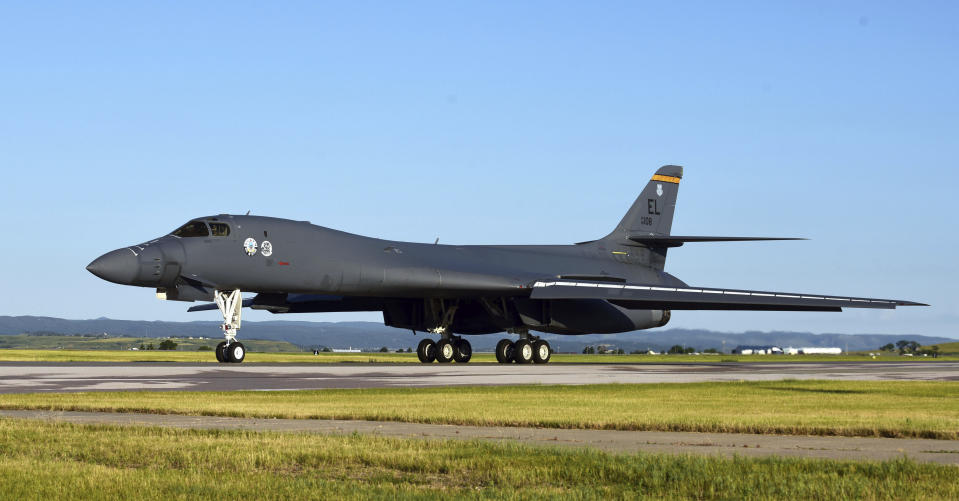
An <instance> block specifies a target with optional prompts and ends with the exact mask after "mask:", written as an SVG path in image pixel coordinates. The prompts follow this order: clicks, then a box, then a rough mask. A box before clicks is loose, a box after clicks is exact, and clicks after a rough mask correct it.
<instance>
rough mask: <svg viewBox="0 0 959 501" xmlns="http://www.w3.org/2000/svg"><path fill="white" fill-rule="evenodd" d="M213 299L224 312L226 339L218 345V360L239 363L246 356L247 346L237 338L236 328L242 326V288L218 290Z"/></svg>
mask: <svg viewBox="0 0 959 501" xmlns="http://www.w3.org/2000/svg"><path fill="white" fill-rule="evenodd" d="M213 299H214V300H215V301H216V306H217V307H218V308H219V309H220V313H222V314H223V325H222V326H221V328H222V329H223V337H225V338H226V341H223V342H221V343H220V344H218V345H216V361H217V362H220V363H226V362H231V363H235V364H238V363H240V362H242V361H243V359H244V358H246V347H244V346H243V343H240V342H238V341H237V340H236V330H237V329H239V328H240V311H241V310H242V308H243V296H242V295H241V294H240V289H233V290H229V291H220V290H218V291H216V292H215V293H214V297H213Z"/></svg>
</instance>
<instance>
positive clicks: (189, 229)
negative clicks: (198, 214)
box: [172, 221, 210, 238]
mask: <svg viewBox="0 0 959 501" xmlns="http://www.w3.org/2000/svg"><path fill="white" fill-rule="evenodd" d="M172 234H173V235H174V236H178V237H181V238H189V237H208V236H210V230H208V229H207V228H206V223H204V222H203V221H190V222H189V223H187V224H184V225H183V226H181V227H179V228H177V229H176V231H174V232H173V233H172Z"/></svg>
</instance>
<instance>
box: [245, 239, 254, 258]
mask: <svg viewBox="0 0 959 501" xmlns="http://www.w3.org/2000/svg"><path fill="white" fill-rule="evenodd" d="M243 250H245V251H246V255H247V256H252V255H253V254H256V240H254V239H253V238H252V237H250V238H247V239H246V240H244V241H243Z"/></svg>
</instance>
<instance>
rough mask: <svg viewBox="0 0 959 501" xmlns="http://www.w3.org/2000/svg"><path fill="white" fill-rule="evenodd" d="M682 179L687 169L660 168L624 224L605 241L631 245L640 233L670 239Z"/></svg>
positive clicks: (625, 217) (635, 203)
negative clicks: (632, 239)
mask: <svg viewBox="0 0 959 501" xmlns="http://www.w3.org/2000/svg"><path fill="white" fill-rule="evenodd" d="M682 177H683V168H682V167H680V166H678V165H665V166H663V167H660V168H659V170H657V171H656V174H654V175H653V177H652V179H650V180H649V183H648V184H647V185H646V188H645V189H643V191H642V193H640V194H639V198H637V199H636V201H635V202H633V206H632V207H630V208H629V212H627V213H626V215H625V216H624V217H623V220H622V221H620V222H619V224H618V225H617V226H616V229H614V230H613V231H612V233H610V234H609V235H607V236H606V238H604V240H616V241H624V242H625V241H628V238H627V236H628V235H629V234H637V233H641V234H645V235H656V236H664V235H669V231H670V229H671V228H672V226H673V212H674V211H675V209H676V194H677V193H678V192H679V180H680V179H682Z"/></svg>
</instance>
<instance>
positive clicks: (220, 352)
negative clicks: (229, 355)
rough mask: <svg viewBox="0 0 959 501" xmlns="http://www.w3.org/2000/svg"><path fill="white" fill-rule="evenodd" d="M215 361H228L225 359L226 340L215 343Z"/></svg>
mask: <svg viewBox="0 0 959 501" xmlns="http://www.w3.org/2000/svg"><path fill="white" fill-rule="evenodd" d="M216 361H217V362H220V363H221V364H222V363H226V362H228V361H229V360H227V359H226V341H223V342H221V343H220V344H218V345H216Z"/></svg>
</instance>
